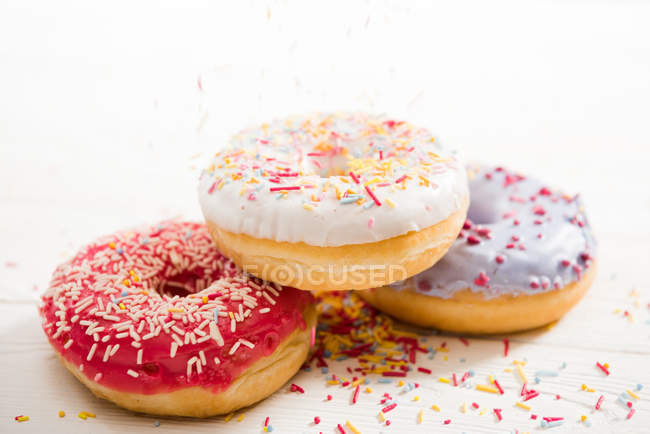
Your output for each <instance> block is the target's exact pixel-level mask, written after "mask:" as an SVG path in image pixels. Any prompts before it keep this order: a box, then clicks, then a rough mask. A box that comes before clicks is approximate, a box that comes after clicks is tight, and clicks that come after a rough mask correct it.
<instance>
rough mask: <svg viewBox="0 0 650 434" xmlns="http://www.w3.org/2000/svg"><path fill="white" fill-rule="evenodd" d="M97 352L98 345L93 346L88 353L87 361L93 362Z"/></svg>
mask: <svg viewBox="0 0 650 434" xmlns="http://www.w3.org/2000/svg"><path fill="white" fill-rule="evenodd" d="M95 350H97V344H93V346H92V347H90V351H88V357H86V360H87V361H89V362H90V361H91V360H92V358H93V356H94V355H95Z"/></svg>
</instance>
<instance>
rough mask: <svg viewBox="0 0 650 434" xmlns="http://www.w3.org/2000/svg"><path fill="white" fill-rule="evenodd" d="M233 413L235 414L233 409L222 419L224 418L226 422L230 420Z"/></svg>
mask: <svg viewBox="0 0 650 434" xmlns="http://www.w3.org/2000/svg"><path fill="white" fill-rule="evenodd" d="M234 415H235V412H234V411H233V412H232V413H230V414H229V415H228V416H226V418H225V419H224V420H225V421H226V422H230V419H232V417H233V416H234Z"/></svg>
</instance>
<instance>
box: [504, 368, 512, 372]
mask: <svg viewBox="0 0 650 434" xmlns="http://www.w3.org/2000/svg"><path fill="white" fill-rule="evenodd" d="M503 372H512V369H510V368H506V369H504V370H503Z"/></svg>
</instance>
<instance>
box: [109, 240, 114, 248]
mask: <svg viewBox="0 0 650 434" xmlns="http://www.w3.org/2000/svg"><path fill="white" fill-rule="evenodd" d="M108 247H110V248H111V249H114V248H115V243H114V242H112V241H111V242H110V243H108Z"/></svg>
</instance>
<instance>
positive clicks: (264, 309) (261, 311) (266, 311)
mask: <svg viewBox="0 0 650 434" xmlns="http://www.w3.org/2000/svg"><path fill="white" fill-rule="evenodd" d="M268 312H271V309H269V308H268V307H265V308H263V309H260V313H268Z"/></svg>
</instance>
